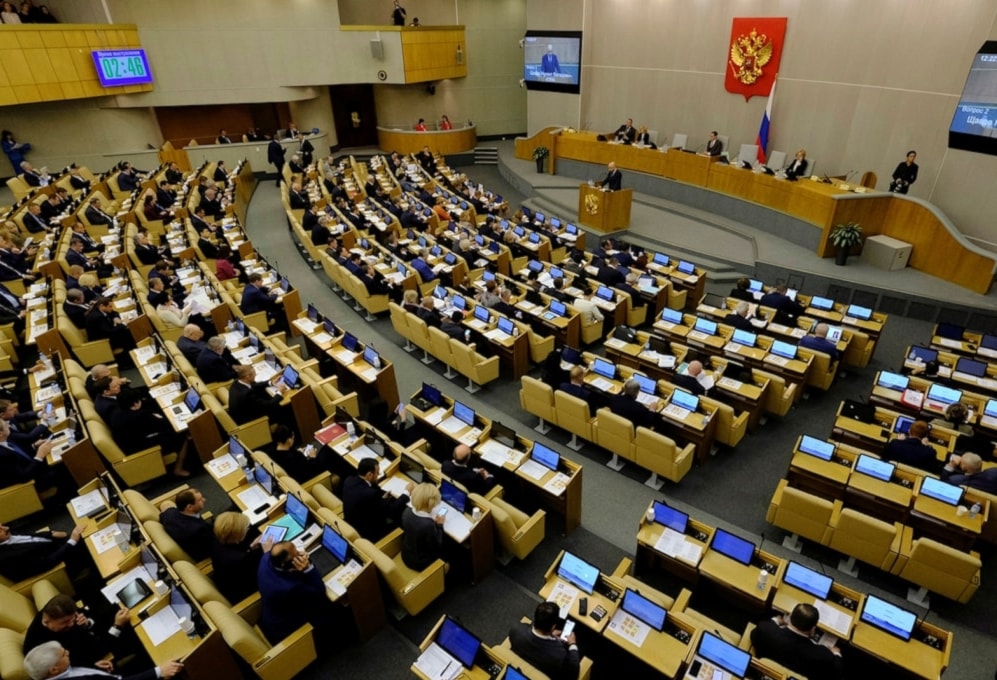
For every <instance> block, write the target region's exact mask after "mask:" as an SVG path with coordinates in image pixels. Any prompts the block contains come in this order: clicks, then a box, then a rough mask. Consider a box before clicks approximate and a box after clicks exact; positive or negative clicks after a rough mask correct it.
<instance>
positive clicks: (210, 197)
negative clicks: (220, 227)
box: [198, 187, 225, 220]
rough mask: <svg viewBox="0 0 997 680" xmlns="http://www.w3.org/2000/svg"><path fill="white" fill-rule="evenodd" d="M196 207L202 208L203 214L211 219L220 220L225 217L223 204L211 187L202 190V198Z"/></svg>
mask: <svg viewBox="0 0 997 680" xmlns="http://www.w3.org/2000/svg"><path fill="white" fill-rule="evenodd" d="M198 206H199V207H202V208H204V214H205V215H211V217H212V218H213V219H216V220H220V219H221V218H223V217H225V203H224V202H223V201H222V199H221V198H219V196H218V192H217V191H216V190H215V189H214V188H213V187H212V188H209V189H205V190H204V196H202V197H201V202H200V203H199V204H198Z"/></svg>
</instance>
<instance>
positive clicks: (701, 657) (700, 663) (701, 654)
mask: <svg viewBox="0 0 997 680" xmlns="http://www.w3.org/2000/svg"><path fill="white" fill-rule="evenodd" d="M749 663H751V654H749V653H748V652H746V651H744V650H743V649H738V648H737V647H735V646H734V645H732V644H730V643H729V642H725V641H724V640H722V639H721V638H719V637H718V636H716V635H714V634H713V633H709V632H704V633H703V637H702V638H701V639H700V641H699V647H698V648H697V649H696V655H695V656H694V657H692V663H690V664H689V670H688V671H686V674H685V677H686V678H688V679H690V680H731V679H733V678H743V677H744V674H745V673H747V672H748V664H749Z"/></svg>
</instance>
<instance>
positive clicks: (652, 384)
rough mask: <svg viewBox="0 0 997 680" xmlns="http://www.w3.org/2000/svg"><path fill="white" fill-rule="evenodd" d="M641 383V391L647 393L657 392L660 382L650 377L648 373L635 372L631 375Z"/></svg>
mask: <svg viewBox="0 0 997 680" xmlns="http://www.w3.org/2000/svg"><path fill="white" fill-rule="evenodd" d="M630 377H631V378H633V379H634V380H636V381H637V382H638V383H639V384H640V391H641V392H644V393H646V394H657V392H658V383H657V381H655V380H654V379H653V378H648V377H647V376H646V375H640V374H639V373H634V374H633V375H632V376H630Z"/></svg>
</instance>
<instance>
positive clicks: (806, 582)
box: [782, 560, 834, 600]
mask: <svg viewBox="0 0 997 680" xmlns="http://www.w3.org/2000/svg"><path fill="white" fill-rule="evenodd" d="M782 581H783V583H785V584H786V585H790V586H793V587H794V588H796V589H798V590H802V591H803V592H805V593H809V594H810V595H813V596H814V597H816V598H817V599H819V600H826V599H827V596H828V593H830V592H831V586H832V585H834V579H832V578H831V577H830V576H825V575H824V574H818V573H817V572H816V571H814V570H813V569H808V568H807V567H804V566H803V565H802V564H799V563H798V562H793V561H792V560H790V562H789V564H788V565H787V566H786V573H785V574H783V575H782Z"/></svg>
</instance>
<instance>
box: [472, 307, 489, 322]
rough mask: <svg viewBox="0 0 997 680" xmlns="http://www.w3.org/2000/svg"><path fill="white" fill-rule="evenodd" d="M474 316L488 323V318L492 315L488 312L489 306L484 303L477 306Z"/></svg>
mask: <svg viewBox="0 0 997 680" xmlns="http://www.w3.org/2000/svg"><path fill="white" fill-rule="evenodd" d="M474 318H475V319H477V320H478V321H484V322H485V323H488V319H490V318H491V316H490V315H489V314H488V308H487V307H485V306H484V305H478V306H477V307H475V308H474Z"/></svg>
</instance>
